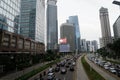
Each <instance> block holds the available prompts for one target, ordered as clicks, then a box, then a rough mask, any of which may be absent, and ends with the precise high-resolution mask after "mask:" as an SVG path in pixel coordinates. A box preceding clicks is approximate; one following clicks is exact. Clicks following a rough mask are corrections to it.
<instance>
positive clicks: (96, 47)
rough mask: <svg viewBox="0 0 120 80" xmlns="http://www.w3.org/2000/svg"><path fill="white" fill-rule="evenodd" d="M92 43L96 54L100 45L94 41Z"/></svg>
mask: <svg viewBox="0 0 120 80" xmlns="http://www.w3.org/2000/svg"><path fill="white" fill-rule="evenodd" d="M91 43H92V48H93V51H94V52H96V51H97V49H98V43H97V41H96V40H93V41H91Z"/></svg>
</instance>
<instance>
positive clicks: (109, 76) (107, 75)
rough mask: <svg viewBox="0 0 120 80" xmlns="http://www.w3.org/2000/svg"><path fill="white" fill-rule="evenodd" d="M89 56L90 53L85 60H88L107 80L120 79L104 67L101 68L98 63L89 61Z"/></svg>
mask: <svg viewBox="0 0 120 80" xmlns="http://www.w3.org/2000/svg"><path fill="white" fill-rule="evenodd" d="M87 57H89V55H87V56H85V60H86V61H87V63H88V64H89V65H90V66H91V67H92V68H93V69H94V70H95V71H97V72H98V73H99V74H100V75H101V76H102V77H104V78H105V80H120V79H116V77H114V76H112V75H111V74H109V73H107V72H106V71H105V70H103V69H102V68H100V67H99V66H97V65H96V64H94V63H93V62H91V61H89V60H88V58H87Z"/></svg>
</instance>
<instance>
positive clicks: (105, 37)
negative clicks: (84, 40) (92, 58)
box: [99, 7, 112, 46]
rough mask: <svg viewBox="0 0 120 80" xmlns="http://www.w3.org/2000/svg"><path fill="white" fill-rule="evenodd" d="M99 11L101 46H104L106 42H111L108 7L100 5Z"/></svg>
mask: <svg viewBox="0 0 120 80" xmlns="http://www.w3.org/2000/svg"><path fill="white" fill-rule="evenodd" d="M99 12H100V22H101V31H102V39H101V40H102V43H103V46H106V45H107V44H108V43H112V37H111V31H110V23H109V15H108V9H107V8H103V7H101V8H100V10H99Z"/></svg>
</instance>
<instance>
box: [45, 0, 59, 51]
mask: <svg viewBox="0 0 120 80" xmlns="http://www.w3.org/2000/svg"><path fill="white" fill-rule="evenodd" d="M56 3H57V0H48V1H47V30H46V31H47V38H46V39H47V50H54V49H55V46H56V45H57V44H58V23H57V5H56Z"/></svg>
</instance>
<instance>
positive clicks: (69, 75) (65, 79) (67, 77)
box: [43, 68, 75, 80]
mask: <svg viewBox="0 0 120 80" xmlns="http://www.w3.org/2000/svg"><path fill="white" fill-rule="evenodd" d="M43 78H44V80H47V75H46V76H45V77H43ZM55 78H57V79H60V80H74V78H75V70H74V71H70V70H69V68H67V72H66V73H65V74H61V72H60V71H59V72H55Z"/></svg>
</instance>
